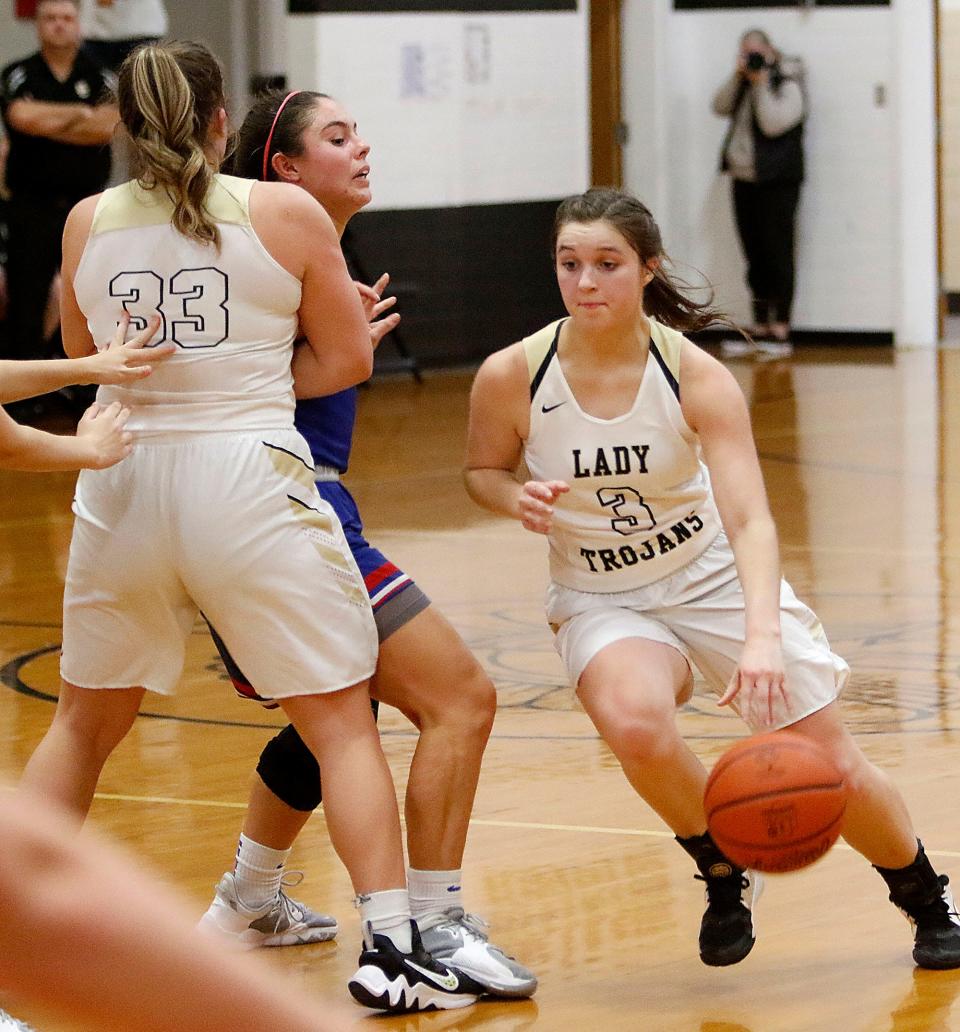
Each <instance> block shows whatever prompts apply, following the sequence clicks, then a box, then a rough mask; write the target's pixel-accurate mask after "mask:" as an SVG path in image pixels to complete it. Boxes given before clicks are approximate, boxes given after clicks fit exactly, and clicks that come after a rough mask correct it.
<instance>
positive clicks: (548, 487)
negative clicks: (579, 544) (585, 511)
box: [518, 480, 570, 534]
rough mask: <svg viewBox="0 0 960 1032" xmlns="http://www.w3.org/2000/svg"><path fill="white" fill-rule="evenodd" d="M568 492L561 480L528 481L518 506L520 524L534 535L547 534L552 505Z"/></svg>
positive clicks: (549, 526)
mask: <svg viewBox="0 0 960 1032" xmlns="http://www.w3.org/2000/svg"><path fill="white" fill-rule="evenodd" d="M569 490H570V485H569V484H565V483H564V482H563V481H562V480H528V481H527V482H526V483H525V484H524V485H523V490H522V491H521V494H520V502H519V504H518V513H519V517H520V523H521V524H522V526H523V527H524V528H526V529H527V530H531V531H533V533H534V534H549V533H550V528H551V527H552V525H553V503H554V502H555V501H556V500H557V499H558V498H559V497H560V495H562V494H564V492H566V491H569Z"/></svg>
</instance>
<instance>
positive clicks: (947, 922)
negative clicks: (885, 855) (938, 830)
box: [877, 844, 960, 971]
mask: <svg viewBox="0 0 960 1032" xmlns="http://www.w3.org/2000/svg"><path fill="white" fill-rule="evenodd" d="M918 845H919V844H918ZM877 870H878V871H879V873H880V875H881V877H882V878H883V880H884V881H885V882H886V883H887V885H888V886H889V888H890V902H891V903H893V905H894V906H895V907H896V908H897V909H898V910H899V911H900V913H901V914H903V916H904V917H905V918H906V919H907V920H908V921H909V922H910V924H911V925H912V927H913V959H914V961H915V963H916V964H917V966H918V967H922V968H932V969H934V970H938V971H947V970H950V969H952V968H960V915H958V914H957V905H956V903H955V902H954V900H953V893H952V892H951V891H950V889H949V888H948V885H949V883H950V879H949V878H948V877H947V876H946V875H945V874H937V872H936V871H934V869H933V867H932V866H931V865H930V861H929V860H928V859H927V855H926V853H925V852H924V851H923V846H922V845H919V848H918V850H917V856H916V859H915V860H914V861H913V863H912V864H910V866H909V867H902V868H886V867H878V868H877Z"/></svg>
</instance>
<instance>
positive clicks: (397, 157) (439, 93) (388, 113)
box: [287, 4, 589, 209]
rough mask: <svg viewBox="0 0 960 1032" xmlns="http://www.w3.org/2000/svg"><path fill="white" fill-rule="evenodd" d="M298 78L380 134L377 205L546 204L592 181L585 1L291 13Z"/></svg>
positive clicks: (294, 78) (373, 136)
mask: <svg viewBox="0 0 960 1032" xmlns="http://www.w3.org/2000/svg"><path fill="white" fill-rule="evenodd" d="M287 30H288V67H287V73H288V79H289V83H290V85H291V87H293V88H296V87H303V88H310V89H319V90H322V91H323V92H325V93H330V94H332V95H334V96H336V97H337V98H338V99H339V100H341V101H343V103H344V104H345V105H346V106H347V107H348V108H349V110H350V111H351V113H352V114H353V115H354V117H355V118H356V119H357V122H358V124H359V127H360V131H361V132H362V133H363V134H364V135H366V136H367V138H368V139H370V140H372V141H374V145H375V148H374V177H373V190H374V198H375V200H374V205H375V206H376V207H380V208H395V209H396V208H421V207H426V208H435V207H444V206H448V205H463V204H487V203H499V202H511V201H527V200H544V199H549V198H554V197H562V196H565V195H567V194H570V193H575V192H577V191H579V190H582V189H584V188H585V187H586V185H587V183H588V179H589V121H588V117H589V114H588V89H587V82H588V44H587V38H588V37H587V11H586V4H582V5H581V10H579V11H577V12H564V13H539V14H489V15H465V14H400V15H383V14H369V15H295V16H290V17H289V18H288V20H287Z"/></svg>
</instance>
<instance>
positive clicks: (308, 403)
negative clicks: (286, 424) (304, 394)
mask: <svg viewBox="0 0 960 1032" xmlns="http://www.w3.org/2000/svg"><path fill="white" fill-rule="evenodd" d="M356 420H357V388H356V387H348V388H347V389H346V390H345V391H340V392H339V393H338V394H330V395H328V396H327V397H325V398H304V399H302V400H301V401H298V402H297V410H296V412H295V413H294V417H293V421H294V423H295V425H296V427H297V429H298V430H299V431H300V433H301V434H303V436H304V438H306V441H307V444H308V445H309V446H310V454H311V455H312V456H313V461H314V462H315V463H316V464H317V465H318V466H326V467H328V468H329V469H336V470H339V471H340V472H341V473H346V472H347V466H348V465H349V463H350V446H351V444H352V443H353V424H354V423H355V422H356Z"/></svg>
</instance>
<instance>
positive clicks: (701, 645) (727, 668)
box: [547, 531, 850, 730]
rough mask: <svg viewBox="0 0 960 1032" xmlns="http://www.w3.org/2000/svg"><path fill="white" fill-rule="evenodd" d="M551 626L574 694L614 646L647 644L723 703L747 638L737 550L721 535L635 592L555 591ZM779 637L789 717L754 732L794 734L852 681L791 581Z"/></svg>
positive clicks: (551, 591) (785, 588) (550, 593)
mask: <svg viewBox="0 0 960 1032" xmlns="http://www.w3.org/2000/svg"><path fill="white" fill-rule="evenodd" d="M547 620H548V621H549V623H550V624H551V626H552V627H553V628H554V630H555V633H556V637H555V645H556V648H557V651H558V652H559V653H560V657H561V658H562V660H563V663H564V666H565V667H566V670H567V674H568V676H569V678H570V681H571V683H572V684H573V685H574V686H576V685H577V684H578V683H579V681H580V675H581V674H582V673H583V671H584V670H585V669H586V666H587V664H588V663H589V662H590V660H591V659H593V658H594V656H596V655H597V654H598V653H599V652H600V651H601V650H602V649H604V648H605V647H606V646H607V645H611V644H613V643H614V642H616V641H622V640H623V639H625V638H644V639H646V640H647V641H658V642H662V643H664V644H666V645H671V646H673V648H675V649H676V650H677V651H678V652H680V653H681V654H682V655H683V656H684V657H685V658H686V660H687V662H688V663H690V664H694V665H696V667H697V668H698V669H699V670H700V672H701V674H703V677H704V679H705V680H706V681H707V684H708V685H709V686H710V688H711V689H712V690H713V691H714V692H716V693H717V694H718V695H722V694H723V693H724V692H725V691H726V689H727V685H728V684H729V683H730V679H731V678H732V677H733V674H734V671H735V670H736V668H737V664H738V662H739V660H740V653H741V651H742V649H743V642H744V634H745V627H744V622H745V610H744V599H743V589H742V587H741V586H740V579H739V577H738V576H737V570H736V566H735V565H734V560H733V550H732V549H731V547H730V543H729V542H728V541H727V538H726V535H725V534H724V533H723V532H722V531H721V532H720V534H719V535H718V536H717V538H716V540H715V541H714V542H713V543H712V544H711V545H710V547H709V548H708V549H707V550H706V551H705V552H704V553H703V554H702V555H701V556H699V557H698V558H697V559H694V560H693V562H691V563H688V564H687V566H685V567H684V568H683V569H682V570H678V571H677V572H676V573H674V574H671V575H670V576H669V577H664V578H663V579H662V580H659V581H656V582H655V583H653V584H648V585H646V586H645V587H643V588H638V589H635V590H633V591H623V592H616V593H602V594H601V593H593V592H585V591H576V590H574V589H573V588H567V587H563V586H562V585H559V584H556V583H553V584H551V585H550V587H549V588H548V590H547ZM780 633H781V646H782V649H783V660H784V667H785V671H786V689H787V694H788V697H789V710H786V711H783V712H778V713H777V716H776V719H775V720H774V722H773V723H765V724H764V725H763V727H762V728H760V727H759V726H757V727H754V728H753V730H775V729H777V728H781V727H788V726H789V725H790V724H793V723H796V721H798V720H801V719H802V718H803V717H806V716H809V715H810V714H811V713H816V712H817V711H818V710H821V709H823V707H824V706H827V705H829V703H831V702H833V701H834V699H836V698H837V696H838V695H839V694H840V692H841V691H842V690H843V686H844V684H845V683H846V680H847V677H848V676H849V674H850V668H849V667H848V666H847V664H846V662H845V661H844V660H843V659H841V658H840V657H839V656H837V655H835V654H834V653H833V652H832V651H831V650H830V645H829V643H828V641H827V637H826V635H825V634H824V631H823V628H822V627H821V625H820V621H819V620H818V619H817V617H816V615H815V614H814V613H813V612H812V611H811V610H810V609H808V608H807V607H806V606H805V605H804V604H803V603H802V602H800V601H799V600H798V599H797V597H796V595H795V594H794V593H793V589H792V588H791V587H790V585H789V584H788V583H787V582H786V581H785V580H784V581H781V583H780ZM735 703H736V700H735V701H734V704H735Z"/></svg>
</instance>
